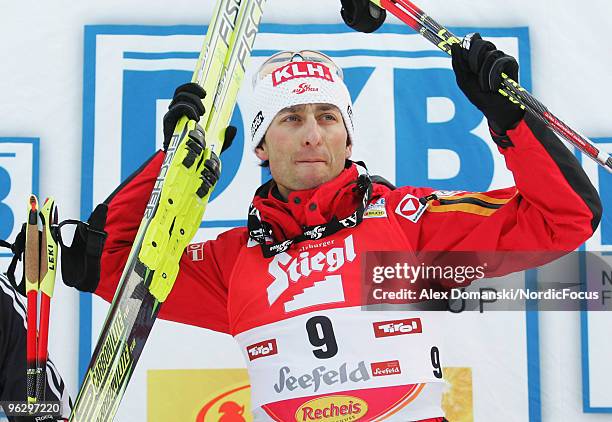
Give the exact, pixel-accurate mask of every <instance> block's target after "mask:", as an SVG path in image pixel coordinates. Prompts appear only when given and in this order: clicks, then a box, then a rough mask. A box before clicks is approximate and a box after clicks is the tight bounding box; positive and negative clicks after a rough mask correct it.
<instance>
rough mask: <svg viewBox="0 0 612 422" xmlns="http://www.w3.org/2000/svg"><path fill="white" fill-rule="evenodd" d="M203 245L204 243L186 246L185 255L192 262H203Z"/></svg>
mask: <svg viewBox="0 0 612 422" xmlns="http://www.w3.org/2000/svg"><path fill="white" fill-rule="evenodd" d="M204 243H206V242H200V243H192V244H190V245H187V250H186V253H187V256H188V257H189V258H190V259H191V260H192V261H194V262H195V261H204Z"/></svg>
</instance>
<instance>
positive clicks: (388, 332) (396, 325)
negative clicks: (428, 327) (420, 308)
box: [372, 318, 423, 338]
mask: <svg viewBox="0 0 612 422" xmlns="http://www.w3.org/2000/svg"><path fill="white" fill-rule="evenodd" d="M372 326H373V327H374V337H376V338H380V337H390V336H401V335H404V334H418V333H422V332H423V327H422V326H421V319H420V318H409V319H400V320H395V321H381V322H375V323H374V324H372Z"/></svg>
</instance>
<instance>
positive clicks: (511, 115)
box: [451, 33, 525, 135]
mask: <svg viewBox="0 0 612 422" xmlns="http://www.w3.org/2000/svg"><path fill="white" fill-rule="evenodd" d="M466 47H467V48H466ZM451 48H452V55H453V70H454V71H455V77H456V79H457V85H459V88H461V90H462V91H463V93H464V94H465V96H466V97H467V98H468V99H469V100H470V101H471V102H472V104H474V105H475V106H476V107H477V108H478V109H479V110H480V111H482V113H483V114H484V115H485V117H486V118H487V120H488V121H489V127H490V128H491V129H493V131H494V132H496V133H497V134H499V135H504V134H505V133H506V131H507V130H509V129H512V128H514V127H516V125H517V124H518V123H519V122H520V121H521V119H522V118H523V116H524V115H525V110H523V109H521V107H520V105H518V104H515V103H513V102H511V101H510V100H508V98H506V97H504V96H503V95H501V94H500V93H499V92H498V90H499V88H500V87H501V86H502V76H501V74H502V72H503V73H505V74H507V75H508V76H509V77H510V78H512V79H513V80H518V69H519V65H518V63H517V61H516V59H515V58H514V57H512V56H508V55H507V54H505V53H504V52H503V51H500V50H497V48H496V47H495V45H494V44H493V43H491V42H489V41H485V40H483V39H482V37H481V36H480V34H478V33H475V34H470V35H467V36H466V38H465V39H464V42H463V43H458V44H453V45H452V47H451Z"/></svg>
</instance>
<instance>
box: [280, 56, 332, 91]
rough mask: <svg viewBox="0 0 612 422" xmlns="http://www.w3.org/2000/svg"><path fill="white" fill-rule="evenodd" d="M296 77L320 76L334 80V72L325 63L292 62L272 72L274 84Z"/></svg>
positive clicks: (320, 77)
mask: <svg viewBox="0 0 612 422" xmlns="http://www.w3.org/2000/svg"><path fill="white" fill-rule="evenodd" d="M295 78H319V79H325V80H326V81H330V82H333V81H334V79H333V78H332V74H331V72H330V70H329V68H328V67H327V66H325V65H324V64H323V63H316V62H291V63H288V64H286V65H285V66H283V67H279V68H278V69H276V70H275V71H274V72H272V86H277V85H280V84H282V83H284V82H287V81H290V80H292V79H295Z"/></svg>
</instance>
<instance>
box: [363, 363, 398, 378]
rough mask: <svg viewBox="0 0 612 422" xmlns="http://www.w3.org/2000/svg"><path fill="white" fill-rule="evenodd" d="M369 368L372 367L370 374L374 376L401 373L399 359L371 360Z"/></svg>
mask: <svg viewBox="0 0 612 422" xmlns="http://www.w3.org/2000/svg"><path fill="white" fill-rule="evenodd" d="M370 368H372V376H374V377H383V376H385V375H397V374H401V373H402V370H401V368H400V363H399V360H389V361H386V362H373V363H371V364H370Z"/></svg>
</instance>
